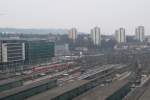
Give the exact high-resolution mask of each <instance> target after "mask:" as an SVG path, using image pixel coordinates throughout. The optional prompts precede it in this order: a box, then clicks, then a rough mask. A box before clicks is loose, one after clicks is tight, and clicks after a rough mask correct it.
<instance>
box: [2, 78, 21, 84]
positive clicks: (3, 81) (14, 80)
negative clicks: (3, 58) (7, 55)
mask: <svg viewBox="0 0 150 100" xmlns="http://www.w3.org/2000/svg"><path fill="white" fill-rule="evenodd" d="M19 80H22V79H21V78H8V79H4V80H0V86H1V85H5V84H9V83H12V82H16V81H19Z"/></svg>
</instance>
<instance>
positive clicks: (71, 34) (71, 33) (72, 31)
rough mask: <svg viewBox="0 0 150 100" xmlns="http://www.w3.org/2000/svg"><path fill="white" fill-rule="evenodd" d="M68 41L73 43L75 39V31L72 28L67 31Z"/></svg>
mask: <svg viewBox="0 0 150 100" xmlns="http://www.w3.org/2000/svg"><path fill="white" fill-rule="evenodd" d="M69 39H71V40H73V41H75V40H76V39H77V29H76V28H72V29H70V30H69Z"/></svg>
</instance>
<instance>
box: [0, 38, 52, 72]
mask: <svg viewBox="0 0 150 100" xmlns="http://www.w3.org/2000/svg"><path fill="white" fill-rule="evenodd" d="M52 57H54V43H53V42H49V41H46V40H9V39H5V40H0V71H1V72H16V71H21V70H23V69H26V68H25V67H27V66H30V65H31V66H32V65H37V64H42V63H47V62H50V60H51V58H52ZM25 65H27V66H25Z"/></svg>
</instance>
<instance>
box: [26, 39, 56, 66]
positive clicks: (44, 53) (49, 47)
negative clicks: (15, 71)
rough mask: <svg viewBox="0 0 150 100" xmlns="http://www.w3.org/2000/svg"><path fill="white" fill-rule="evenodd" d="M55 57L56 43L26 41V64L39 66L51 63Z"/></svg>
mask: <svg viewBox="0 0 150 100" xmlns="http://www.w3.org/2000/svg"><path fill="white" fill-rule="evenodd" d="M52 57H54V43H53V42H49V41H46V40H26V41H25V64H26V65H37V64H42V63H48V62H50V60H51V58H52Z"/></svg>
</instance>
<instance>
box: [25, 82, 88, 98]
mask: <svg viewBox="0 0 150 100" xmlns="http://www.w3.org/2000/svg"><path fill="white" fill-rule="evenodd" d="M87 82H88V81H86V80H78V81H74V82H72V83H69V84H66V85H63V86H60V87H56V88H53V89H51V90H49V91H46V92H43V93H40V94H38V95H35V96H32V97H30V98H28V99H27V100H50V99H53V98H55V97H57V96H59V95H61V94H63V93H66V92H67V91H70V90H72V89H74V88H77V87H79V86H81V85H83V84H85V83H87Z"/></svg>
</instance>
